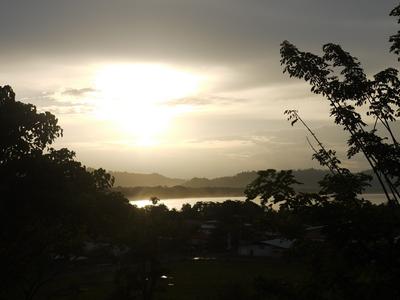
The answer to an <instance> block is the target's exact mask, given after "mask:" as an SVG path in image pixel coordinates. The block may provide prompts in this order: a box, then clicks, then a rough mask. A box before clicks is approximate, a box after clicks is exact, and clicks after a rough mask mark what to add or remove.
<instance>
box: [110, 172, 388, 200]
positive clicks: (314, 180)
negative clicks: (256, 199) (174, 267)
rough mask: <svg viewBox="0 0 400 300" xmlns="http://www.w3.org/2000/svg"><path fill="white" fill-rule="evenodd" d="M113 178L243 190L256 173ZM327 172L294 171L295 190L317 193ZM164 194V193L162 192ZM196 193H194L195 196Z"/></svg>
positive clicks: (122, 183)
mask: <svg viewBox="0 0 400 300" xmlns="http://www.w3.org/2000/svg"><path fill="white" fill-rule="evenodd" d="M110 173H111V174H112V175H113V176H114V177H115V184H114V186H115V187H129V188H132V187H175V186H182V187H185V188H189V189H199V190H200V189H204V188H231V189H235V192H237V189H242V190H244V189H245V187H246V186H247V185H248V184H249V183H250V182H252V181H253V180H254V179H255V178H257V172H256V171H248V172H241V173H238V174H236V175H234V176H224V177H217V178H212V179H208V178H198V177H195V178H192V179H190V180H184V179H178V178H169V177H166V176H163V175H160V174H156V173H154V174H139V173H128V172H110ZM328 173H329V171H327V170H319V169H305V170H294V171H293V174H294V176H295V178H296V179H297V180H298V181H299V182H301V183H303V184H301V185H296V186H295V189H296V190H297V191H300V192H317V191H319V185H318V182H319V181H320V180H321V179H322V178H323V177H324V176H325V175H326V174H328ZM364 173H366V174H369V175H372V174H373V172H372V170H366V171H364ZM367 192H370V193H380V192H381V189H380V187H379V183H378V181H377V180H376V179H375V178H374V179H373V180H372V182H371V187H370V188H368V189H367ZM163 193H164V192H163ZM197 193H198V191H197V192H196V194H197Z"/></svg>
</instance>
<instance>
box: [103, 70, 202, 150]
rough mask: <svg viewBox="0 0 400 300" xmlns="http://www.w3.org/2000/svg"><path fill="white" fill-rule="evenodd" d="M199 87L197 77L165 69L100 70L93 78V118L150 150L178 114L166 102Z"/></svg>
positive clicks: (133, 142)
mask: <svg viewBox="0 0 400 300" xmlns="http://www.w3.org/2000/svg"><path fill="white" fill-rule="evenodd" d="M199 84H200V78H199V76H196V75H193V74H191V73H188V72H184V71H180V70H178V69H174V68H171V67H169V66H165V65H155V64H118V65H107V66H103V67H101V68H99V70H98V71H97V72H96V77H95V87H96V90H97V91H98V93H99V97H98V99H97V103H96V111H95V114H96V116H97V117H99V118H101V119H104V120H109V121H112V122H113V123H115V124H117V125H118V126H119V127H120V129H121V130H123V131H125V133H126V134H128V136H129V137H130V138H131V139H133V140H132V141H131V143H132V144H135V145H140V146H153V145H156V144H158V143H159V141H160V137H161V136H162V135H163V134H165V133H166V132H167V131H168V128H169V125H170V122H171V120H172V119H173V117H174V116H176V115H177V114H179V113H181V112H182V107H180V108H179V107H177V106H173V105H168V102H169V101H171V100H174V99H180V98H184V97H188V96H191V95H193V94H195V93H197V92H198V90H199Z"/></svg>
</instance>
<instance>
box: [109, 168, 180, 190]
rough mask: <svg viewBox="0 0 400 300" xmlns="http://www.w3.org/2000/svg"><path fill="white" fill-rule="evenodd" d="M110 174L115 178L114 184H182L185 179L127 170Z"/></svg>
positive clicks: (123, 185) (170, 185)
mask: <svg viewBox="0 0 400 300" xmlns="http://www.w3.org/2000/svg"><path fill="white" fill-rule="evenodd" d="M110 174H111V175H112V176H114V178H115V184H114V186H120V187H135V186H148V187H150V186H167V187H172V186H176V185H183V184H184V183H185V182H186V180H184V179H178V178H169V177H166V176H163V175H160V174H157V173H152V174H140V173H128V172H113V171H111V172H110Z"/></svg>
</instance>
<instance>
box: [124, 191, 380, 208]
mask: <svg viewBox="0 0 400 300" xmlns="http://www.w3.org/2000/svg"><path fill="white" fill-rule="evenodd" d="M363 197H364V198H365V199H367V200H369V201H371V202H372V203H376V204H379V203H383V202H385V201H386V198H385V195H384V194H363ZM128 199H129V197H128ZM226 200H239V201H244V200H246V197H204V198H199V197H197V198H179V199H164V200H160V201H159V202H158V203H159V204H164V205H165V206H167V207H168V208H169V209H176V210H180V209H181V208H182V205H183V204H186V203H188V204H190V205H192V206H193V205H194V204H196V202H199V201H203V202H224V201H226ZM129 202H130V203H131V204H133V205H136V206H137V207H144V206H146V205H152V202H151V200H148V199H143V200H130V201H129ZM254 202H255V203H257V204H260V199H255V200H254Z"/></svg>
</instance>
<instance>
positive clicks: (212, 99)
mask: <svg viewBox="0 0 400 300" xmlns="http://www.w3.org/2000/svg"><path fill="white" fill-rule="evenodd" d="M245 101H247V100H246V99H241V98H232V97H222V96H213V95H208V96H207V95H205V96H196V97H186V98H180V99H174V100H171V101H168V102H167V105H171V106H176V105H194V106H203V105H227V104H237V103H241V102H245Z"/></svg>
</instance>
